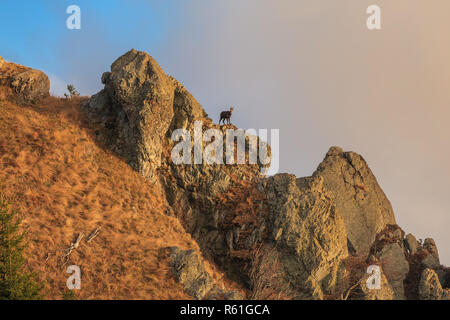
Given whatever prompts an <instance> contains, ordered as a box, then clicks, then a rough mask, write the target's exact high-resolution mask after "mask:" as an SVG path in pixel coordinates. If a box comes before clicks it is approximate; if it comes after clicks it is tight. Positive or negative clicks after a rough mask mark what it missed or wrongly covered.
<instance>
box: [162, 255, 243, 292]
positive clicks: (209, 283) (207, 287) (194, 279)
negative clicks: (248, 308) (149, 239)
mask: <svg viewBox="0 0 450 320" xmlns="http://www.w3.org/2000/svg"><path fill="white" fill-rule="evenodd" d="M170 250H171V264H172V269H173V273H174V274H175V277H176V280H177V281H178V282H180V283H181V284H182V285H183V286H184V289H185V291H186V293H188V294H189V295H190V296H192V297H194V298H195V299H198V300H201V299H204V298H209V299H215V298H219V299H226V300H241V299H243V297H242V295H241V294H240V293H239V292H237V291H229V292H226V291H224V290H221V289H219V288H218V287H217V285H216V284H215V283H214V280H213V278H212V277H211V276H210V275H209V273H208V272H207V271H206V270H205V266H204V264H203V262H202V261H201V260H200V258H199V257H198V255H197V253H196V252H195V251H194V250H181V249H180V248H178V247H172V248H170Z"/></svg>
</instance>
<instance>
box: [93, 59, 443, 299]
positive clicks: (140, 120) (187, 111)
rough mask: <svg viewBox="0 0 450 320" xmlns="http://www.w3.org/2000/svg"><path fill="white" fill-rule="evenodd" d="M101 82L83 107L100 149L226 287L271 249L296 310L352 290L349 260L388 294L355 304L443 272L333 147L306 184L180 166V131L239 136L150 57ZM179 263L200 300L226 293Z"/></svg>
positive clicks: (358, 165)
mask: <svg viewBox="0 0 450 320" xmlns="http://www.w3.org/2000/svg"><path fill="white" fill-rule="evenodd" d="M102 82H103V83H104V84H105V88H104V89H103V90H102V91H101V92H99V93H98V94H96V95H94V96H93V97H91V98H90V99H89V100H88V101H87V103H86V104H85V105H84V108H85V109H86V111H87V112H88V114H89V117H90V119H91V121H92V122H93V123H95V124H97V127H98V130H97V132H96V134H97V136H98V139H99V140H100V141H101V142H103V143H105V144H106V145H107V146H109V147H110V149H111V150H113V151H114V152H115V153H117V154H118V155H120V156H122V157H124V158H125V159H126V160H127V161H128V163H129V164H130V165H131V166H132V167H133V168H134V169H135V170H137V171H138V172H139V173H140V174H141V175H143V176H144V177H145V178H147V180H148V181H149V182H150V183H155V184H160V186H161V190H163V192H164V195H165V201H167V204H168V209H167V214H168V215H175V216H176V217H178V218H179V219H180V220H181V222H182V224H183V226H184V228H185V229H186V230H187V231H188V232H189V233H190V234H191V235H192V236H193V238H194V239H195V240H196V241H197V243H198V244H199V246H200V248H201V250H202V254H203V255H204V256H206V257H207V258H208V259H209V260H211V261H214V262H216V264H217V265H219V266H220V267H221V268H222V269H223V270H224V271H225V272H226V273H227V275H228V276H229V277H230V278H231V279H233V280H236V281H239V282H240V283H242V284H244V285H247V286H248V283H249V279H248V274H247V272H248V270H247V269H246V266H248V265H249V263H250V262H251V261H249V259H250V258H251V252H252V251H253V250H255V248H257V247H258V246H259V245H262V244H269V245H270V246H273V247H274V248H276V250H277V253H278V255H279V257H280V260H281V264H282V270H283V275H284V277H285V280H286V282H288V283H290V286H291V288H290V289H292V290H291V292H292V297H293V298H297V299H325V298H329V297H330V296H339V295H340V293H342V292H339V291H342V288H343V287H345V286H347V285H353V284H354V283H356V281H353V279H352V281H353V282H352V283H347V282H349V281H348V274H349V273H350V272H352V271H351V270H347V269H346V264H345V260H346V259H347V258H351V257H354V258H355V259H356V260H358V259H362V260H365V261H368V260H371V259H369V257H371V258H372V260H376V261H377V263H379V264H380V266H381V268H382V270H383V274H382V286H383V287H382V289H381V290H379V291H372V290H370V291H368V290H366V289H367V288H364V287H361V284H360V288H359V292H360V295H359V296H354V297H355V298H361V297H362V298H363V299H391V298H394V299H404V298H405V297H407V295H406V294H405V281H407V280H408V279H407V277H408V275H411V277H410V278H411V279H412V280H411V281H409V280H408V281H409V286H410V287H411V288H413V289H412V291H414V294H417V291H418V287H419V283H418V282H419V281H418V280H416V279H415V277H416V276H415V275H414V273H415V272H416V271H418V272H417V274H419V275H420V273H419V271H420V272H421V271H422V270H423V268H424V267H429V268H430V267H431V268H437V266H438V263H439V256H438V252H437V248H436V245H435V244H434V241H432V240H431V239H427V240H426V241H425V243H424V244H423V246H422V245H420V244H419V243H418V242H417V240H416V239H415V238H414V236H412V235H408V236H406V238H405V234H404V232H403V231H402V230H401V229H400V227H398V226H397V225H396V222H395V218H394V213H393V210H392V207H391V204H390V202H389V200H388V199H387V197H386V195H385V194H384V192H383V191H382V189H381V188H380V186H379V185H378V182H377V180H376V178H375V176H374V175H373V173H372V171H371V170H370V168H369V166H368V165H367V163H366V161H365V160H364V159H363V158H362V156H360V155H358V154H356V153H354V152H344V151H343V150H342V149H341V148H339V147H332V148H330V150H329V151H328V153H327V154H326V156H325V158H324V160H323V161H322V163H321V164H320V165H319V166H318V168H317V170H316V171H315V172H314V173H313V175H312V176H311V177H305V178H297V177H295V176H294V175H290V174H278V175H275V176H272V177H269V178H267V177H264V175H262V174H261V168H262V167H263V165H262V164H260V163H258V164H249V163H245V164H241V165H221V164H206V163H202V164H175V163H174V161H172V154H171V151H172V150H173V147H174V145H175V142H174V141H172V140H171V138H172V134H173V132H174V130H176V129H185V130H187V132H189V133H190V134H191V137H193V132H194V131H195V130H194V128H195V126H196V125H198V123H197V124H196V121H201V123H200V126H201V127H200V130H201V131H202V133H203V132H204V131H205V130H206V129H216V130H218V131H219V132H221V133H222V134H224V133H225V132H226V130H227V129H237V128H236V127H234V126H232V125H224V126H219V125H216V124H214V123H213V122H212V121H211V119H209V118H208V115H207V114H206V113H205V111H204V110H203V108H202V107H201V105H200V104H199V103H198V102H197V101H196V100H195V98H194V97H193V96H192V95H191V94H190V93H189V92H188V91H187V90H186V88H184V87H183V85H181V84H180V83H179V82H178V81H177V80H176V79H174V78H172V77H170V76H168V75H166V74H165V73H164V71H163V70H162V69H161V67H160V66H159V65H158V64H157V63H156V61H154V59H153V58H152V57H151V56H149V55H148V54H147V53H144V52H139V51H136V50H131V51H129V52H127V53H126V54H125V55H123V56H122V57H120V58H119V59H117V60H116V61H115V62H114V63H113V64H112V66H111V71H110V72H106V73H104V74H103V76H102ZM191 146H192V141H191ZM202 146H203V147H204V146H205V142H204V141H203V142H202ZM249 148H250V146H247V151H248V149H249ZM172 257H173V267H174V272H175V274H176V277H177V279H178V281H180V282H181V283H183V285H184V286H185V289H186V291H187V292H189V293H190V294H191V295H192V296H193V297H195V298H197V299H203V298H205V297H214V296H217V295H218V294H219V295H221V294H222V293H220V292H219V293H218V294H217V291H215V289H214V288H215V285H214V283H213V282H212V279H211V277H210V276H209V275H208V274H207V273H206V271H205V270H204V267H203V266H202V264H201V260H200V259H199V258H198V257H197V255H196V254H195V252H193V251H191V252H186V251H182V250H180V249H173V254H172ZM411 261H414V263H413V264H414V270H413V271H414V272H412V271H411V263H412V262H411ZM416 262H417V263H416ZM441 273H442V272H441ZM362 276H364V275H363V274H362V273H358V277H359V278H361V277H362ZM440 276H441V278H442V277H446V274H444V273H443V274H441V275H440ZM417 277H418V276H417ZM358 280H361V279H358ZM363 280H364V279H363ZM411 282H412V283H411ZM361 283H363V281H362V282H361Z"/></svg>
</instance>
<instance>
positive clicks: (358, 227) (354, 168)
mask: <svg viewBox="0 0 450 320" xmlns="http://www.w3.org/2000/svg"><path fill="white" fill-rule="evenodd" d="M313 175H314V176H321V177H322V178H323V181H324V182H323V184H324V187H325V188H326V189H327V190H329V191H330V193H331V197H332V199H333V200H334V202H335V203H336V208H337V210H338V212H340V213H341V215H342V217H343V219H344V223H345V228H346V230H347V234H348V239H349V241H350V243H351V246H352V247H353V248H354V250H355V254H366V253H368V251H369V249H370V247H371V245H372V243H373V242H374V240H375V236H376V234H377V233H379V232H380V231H381V230H383V229H384V227H385V226H386V225H388V224H395V217H394V212H393V210H392V206H391V203H390V202H389V200H388V199H387V198H386V195H385V194H384V192H383V190H381V188H380V186H379V185H378V182H377V180H376V178H375V176H374V175H373V173H372V171H371V170H370V168H369V166H368V165H367V163H366V161H365V160H364V159H363V158H362V157H361V156H360V155H358V154H356V153H353V152H343V151H342V149H341V148H339V147H332V148H330V150H329V151H328V153H327V155H326V156H325V159H324V160H323V162H322V163H321V164H320V165H319V167H318V168H317V170H316V172H315V173H314V174H313Z"/></svg>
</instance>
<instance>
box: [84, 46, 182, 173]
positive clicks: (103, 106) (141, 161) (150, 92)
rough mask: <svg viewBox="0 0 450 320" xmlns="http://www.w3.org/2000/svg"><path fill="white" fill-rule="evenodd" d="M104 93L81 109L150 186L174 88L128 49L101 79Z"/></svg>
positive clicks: (143, 57)
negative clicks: (99, 125)
mask: <svg viewBox="0 0 450 320" xmlns="http://www.w3.org/2000/svg"><path fill="white" fill-rule="evenodd" d="M102 82H103V83H104V84H105V89H104V90H102V91H101V92H99V93H98V94H96V95H95V96H93V97H92V98H91V99H90V100H89V101H88V103H87V105H86V107H87V109H88V111H89V113H90V114H91V115H94V116H98V118H99V122H100V124H101V125H102V127H103V128H105V129H107V132H106V133H105V134H104V135H103V136H104V137H105V139H106V140H107V141H106V142H108V145H110V146H111V147H112V149H113V151H115V152H116V153H118V154H119V155H121V156H123V157H125V158H126V159H127V160H128V162H129V164H130V165H131V166H132V167H133V168H134V169H135V170H137V171H138V172H139V173H141V174H142V175H143V176H144V177H145V178H147V179H149V180H150V181H152V182H155V181H156V176H155V173H156V169H157V168H158V167H159V166H160V165H161V153H162V139H163V138H164V136H165V133H166V132H167V129H168V128H169V126H170V124H171V122H172V118H173V114H174V112H173V104H174V92H175V86H174V83H173V81H172V79H171V78H169V77H168V76H167V75H166V74H165V73H164V71H163V70H162V69H161V67H160V66H159V65H158V64H157V63H156V61H155V60H154V59H153V58H152V57H151V56H150V55H148V54H147V53H144V52H139V51H136V50H134V49H133V50H131V51H129V52H127V53H126V54H124V55H123V56H121V57H120V58H118V59H117V60H116V61H115V62H114V63H113V64H112V65H111V72H106V73H104V74H103V76H102Z"/></svg>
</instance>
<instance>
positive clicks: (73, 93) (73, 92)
mask: <svg viewBox="0 0 450 320" xmlns="http://www.w3.org/2000/svg"><path fill="white" fill-rule="evenodd" d="M67 91H69V93H70V97H71V98H72V97H74V96H79V95H80V93H79V92H78V91H77V90H76V89H75V87H74V85H73V84H68V85H67ZM64 96H66V98H67V95H66V94H64Z"/></svg>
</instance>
